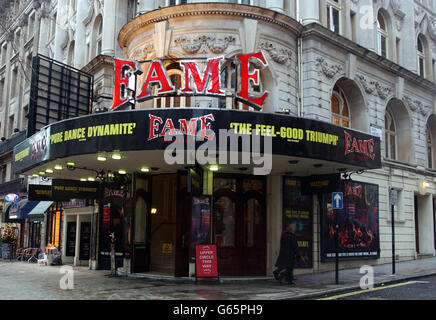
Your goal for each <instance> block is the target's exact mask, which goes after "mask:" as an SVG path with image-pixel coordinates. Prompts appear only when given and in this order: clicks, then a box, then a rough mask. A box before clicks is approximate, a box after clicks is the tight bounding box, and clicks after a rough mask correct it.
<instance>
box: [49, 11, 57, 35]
mask: <svg viewBox="0 0 436 320" xmlns="http://www.w3.org/2000/svg"><path fill="white" fill-rule="evenodd" d="M56 19H57V15H56V13H55V14H54V15H53V17H52V19H51V27H50V38H53V37H54V36H55V33H56Z"/></svg>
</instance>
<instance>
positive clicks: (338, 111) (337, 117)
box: [331, 86, 351, 128]
mask: <svg viewBox="0 0 436 320" xmlns="http://www.w3.org/2000/svg"><path fill="white" fill-rule="evenodd" d="M331 111H332V122H333V123H334V124H335V125H337V126H341V127H345V128H350V127H351V121H350V109H349V108H348V103H347V100H346V99H345V95H344V93H343V92H342V90H341V89H340V88H339V87H338V86H335V87H334V88H333V94H332V101H331Z"/></svg>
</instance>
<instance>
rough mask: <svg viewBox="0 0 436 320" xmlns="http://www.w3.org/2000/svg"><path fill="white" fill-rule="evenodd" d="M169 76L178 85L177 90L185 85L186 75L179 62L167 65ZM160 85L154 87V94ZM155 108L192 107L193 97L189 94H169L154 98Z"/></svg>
mask: <svg viewBox="0 0 436 320" xmlns="http://www.w3.org/2000/svg"><path fill="white" fill-rule="evenodd" d="M167 73H168V77H169V78H170V80H171V83H172V84H173V85H174V86H175V87H176V90H177V91H178V90H180V89H182V87H183V86H184V77H183V73H182V70H180V66H179V65H178V64H171V65H169V66H168V67H167ZM157 90H158V86H154V87H153V92H154V93H153V94H154V95H156V93H157ZM153 106H154V108H180V107H191V97H189V96H173V97H171V96H168V97H162V98H156V99H154V105H153Z"/></svg>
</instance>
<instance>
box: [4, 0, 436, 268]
mask: <svg viewBox="0 0 436 320" xmlns="http://www.w3.org/2000/svg"><path fill="white" fill-rule="evenodd" d="M20 3H21V4H20V6H21V7H18V8H14V10H16V11H14V12H20V15H21V16H24V17H28V18H29V19H30V20H29V21H30V22H29V23H28V24H27V25H26V24H23V23H21V22H22V21H23V19H22V18H16V19H14V21H15V22H14V23H13V24H11V27H10V28H11V30H14V32H13V33H12V34H15V35H19V36H18V37H15V38H13V39H12V38H11V37H10V36H9V37H8V36H7V35H8V34H9V35H10V34H11V33H10V32H9V33H5V32H2V33H1V34H0V48H1V54H0V57H1V62H0V84H1V87H0V89H1V90H2V91H1V92H2V97H1V105H2V108H1V114H0V115H1V127H0V130H1V131H0V132H1V133H2V135H3V136H4V137H5V138H6V139H8V138H9V137H10V136H11V135H12V134H13V132H14V129H15V128H17V129H18V130H17V131H23V130H25V127H26V122H25V115H26V112H27V109H26V106H27V104H28V99H29V97H28V87H29V83H28V79H27V78H26V77H29V72H30V69H28V63H27V62H28V59H30V58H31V56H32V55H34V54H36V53H42V54H44V55H46V56H48V57H51V58H53V59H55V60H58V61H60V62H63V63H66V64H68V65H71V66H74V67H75V68H77V69H81V70H83V71H85V72H89V73H92V74H93V75H94V97H93V98H94V109H104V108H107V109H108V108H110V106H111V103H112V101H111V98H112V92H113V83H114V79H113V77H114V72H113V68H114V67H113V60H112V58H113V57H122V58H127V59H131V60H152V59H170V58H178V57H184V58H189V57H191V58H195V57H197V58H198V57H215V56H220V55H223V56H224V57H226V58H232V57H235V56H237V55H238V54H246V53H250V52H255V51H260V50H262V51H263V52H264V53H265V54H266V57H267V59H268V65H269V68H268V70H266V71H261V79H262V82H261V84H260V88H257V89H253V94H256V90H258V91H260V92H263V91H265V90H267V91H268V92H269V95H268V98H267V100H266V102H265V108H264V110H263V112H268V113H282V112H285V113H288V114H290V115H293V116H296V117H303V118H309V119H315V120H319V121H324V122H328V123H334V124H336V125H339V126H344V127H349V128H352V129H355V130H357V131H361V132H365V133H370V134H373V135H377V136H379V137H380V138H381V145H382V150H381V152H382V168H381V169H377V170H370V171H366V172H364V173H363V174H353V176H352V177H353V180H356V181H361V182H367V183H373V184H377V185H378V186H379V210H380V211H379V212H380V218H379V227H380V235H381V236H380V248H381V254H380V258H379V259H377V260H375V261H371V262H370V263H385V262H389V261H390V259H391V251H390V249H391V231H390V230H391V223H392V221H391V205H390V200H389V194H390V190H391V189H392V188H394V189H395V190H397V192H398V203H397V205H396V206H395V219H394V220H395V221H394V222H395V227H396V244H397V250H396V254H397V258H398V259H400V260H408V259H416V258H418V257H421V256H428V255H430V256H434V254H435V246H436V240H435V239H436V235H435V213H434V208H435V207H436V171H435V167H436V160H435V158H436V157H435V155H436V154H435V148H436V110H435V108H436V105H435V98H434V97H435V94H436V86H435V84H434V82H435V81H436V8H435V6H436V2H434V1H432V0H427V1H425V0H421V1H418V0H407V1H400V0H360V1H355V0H304V1H303V0H234V1H224V0H223V1H215V2H213V3H211V2H208V1H190V0H187V1H186V0H185V1H183V0H154V1H150V0H138V1H130V0H129V1H121V0H104V1H103V0H58V1H49V0H41V1H21V2H20ZM20 15H19V16H18V17H21V16H20ZM20 23H21V24H20ZM32 26H33V27H32ZM20 30H21V31H20ZM32 34H35V35H36V36H32ZM15 39H20V40H15ZM14 41H15V42H14ZM16 41H20V42H16ZM13 44H16V45H17V48H19V53H15V54H14V53H13V52H14V46H13ZM5 52H6V53H5ZM20 61H21V62H20ZM22 66H27V67H26V68H25V70H26V72H24V73H23V72H21V71H20V68H22ZM166 67H168V69H167V72H168V74H169V76H170V77H174V79H175V78H177V77H179V81H183V79H180V78H181V71H180V70H179V69H177V68H171V66H170V64H169V63H168V64H167V65H166ZM14 70H15V71H14ZM17 70H18V73H17ZM229 70H230V69H229ZM17 74H22V76H20V77H17ZM144 76H145V75H142V76H140V77H139V81H138V82H139V83H142V82H143V78H141V77H144ZM232 76H233V77H234V75H232V74H231V71H229V73H226V77H225V79H226V80H225V86H226V87H227V88H228V89H231V86H232V82H231V79H232ZM26 79H27V80H26ZM226 81H227V82H226ZM15 85H17V86H15ZM14 88H15V89H14ZM26 88H27V89H26ZM26 90H27V91H26ZM178 106H180V107H184V106H190V107H198V108H227V109H232V108H237V109H243V110H253V109H251V108H250V107H248V106H245V105H243V104H234V103H233V102H232V100H231V99H230V100H228V99H227V100H226V99H215V98H208V97H190V98H185V97H181V98H178V99H175V98H158V99H154V100H151V101H147V102H143V103H139V104H137V105H136V108H137V109H142V108H160V107H178ZM0 147H1V146H0ZM9 152H10V150H9ZM2 157H3V158H2V159H3V162H4V163H5V165H6V177H7V178H6V180H4V182H6V181H8V180H9V179H12V178H13V176H12V175H11V172H10V164H9V163H10V158H8V154H6V153H5V155H4V156H2ZM9 157H10V153H9ZM8 159H9V160H8ZM8 161H9V162H8ZM338 169H341V166H340V165H339V164H332V165H331V168H330V172H338ZM289 171H293V172H294V174H295V175H296V176H305V175H310V174H317V173H318V172H317V169H314V168H313V167H304V166H301V167H297V168H295V167H292V165H291V167H288V168H285V169H283V168H278V169H277V170H275V169H274V168H273V171H272V174H271V175H269V176H268V178H267V182H266V184H267V190H268V191H267V193H268V201H267V226H266V229H267V234H268V236H267V243H266V246H267V256H266V260H267V261H266V264H267V272H268V274H270V273H271V271H272V269H273V267H274V262H275V259H276V257H277V254H278V247H279V239H280V233H281V230H282V219H281V215H282V206H283V203H282V202H283V199H282V193H283V190H282V189H283V183H282V179H283V176H285V175H286V173H287V172H288V173H289ZM320 172H321V171H320ZM317 201H318V200H317V199H316V197H314V211H313V270H314V271H322V270H326V269H331V268H332V265H331V264H329V263H322V262H321V258H320V251H321V249H320V240H321V239H320V237H321V232H320V215H319V210H320V209H319V208H320V206H321V204H319V203H318V202H317ZM359 263H361V261H358V262H346V263H344V265H345V266H351V265H356V264H359ZM306 271H307V270H306Z"/></svg>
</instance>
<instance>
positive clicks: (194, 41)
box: [174, 34, 236, 54]
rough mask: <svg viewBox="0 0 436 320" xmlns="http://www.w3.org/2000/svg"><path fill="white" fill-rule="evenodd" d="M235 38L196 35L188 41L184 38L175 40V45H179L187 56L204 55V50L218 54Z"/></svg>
mask: <svg viewBox="0 0 436 320" xmlns="http://www.w3.org/2000/svg"><path fill="white" fill-rule="evenodd" d="M235 40H236V39H235V37H233V36H231V35H227V36H224V37H217V36H214V35H206V34H202V35H198V36H195V37H193V38H190V39H188V37H186V36H180V37H178V38H176V39H175V41H174V42H175V43H176V44H177V45H180V46H181V47H182V49H183V51H185V52H186V53H188V54H193V53H197V52H201V53H206V52H207V50H206V48H208V49H209V51H210V52H212V53H215V54H218V53H223V52H224V51H226V49H227V47H228V46H229V44H230V43H232V42H235Z"/></svg>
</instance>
